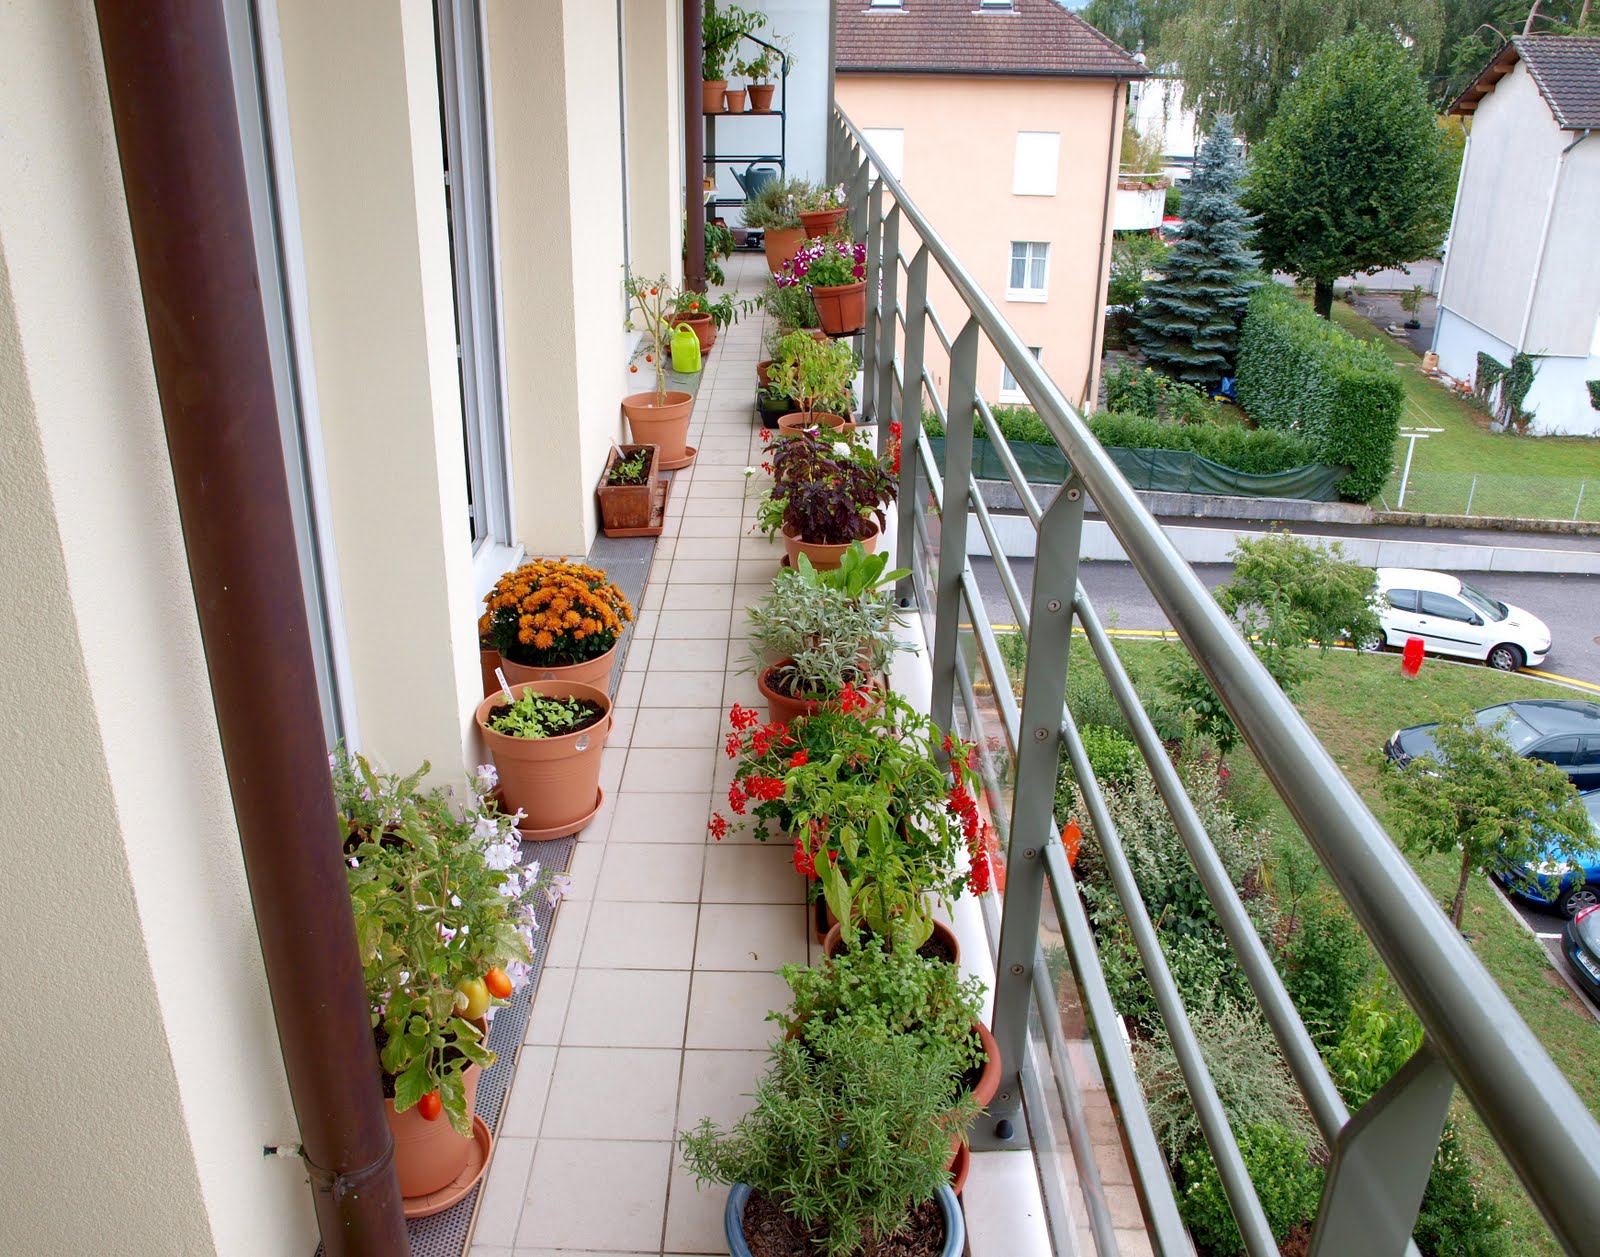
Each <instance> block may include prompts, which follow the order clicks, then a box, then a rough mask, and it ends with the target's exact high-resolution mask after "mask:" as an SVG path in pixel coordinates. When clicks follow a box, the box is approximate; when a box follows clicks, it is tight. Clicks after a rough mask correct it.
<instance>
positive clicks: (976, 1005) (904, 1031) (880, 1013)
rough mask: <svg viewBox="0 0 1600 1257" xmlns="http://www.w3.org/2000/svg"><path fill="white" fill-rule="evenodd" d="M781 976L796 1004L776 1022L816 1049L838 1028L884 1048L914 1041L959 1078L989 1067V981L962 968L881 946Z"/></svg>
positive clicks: (773, 1016) (792, 968) (775, 1016)
mask: <svg viewBox="0 0 1600 1257" xmlns="http://www.w3.org/2000/svg"><path fill="white" fill-rule="evenodd" d="M778 972H779V976H781V977H782V978H783V980H784V981H785V982H787V983H788V984H789V990H790V991H791V992H792V993H793V997H794V998H793V1001H792V1003H791V1004H790V1007H789V1010H788V1011H787V1012H774V1013H769V1014H768V1020H769V1021H775V1022H777V1023H778V1025H779V1026H780V1027H782V1029H783V1030H784V1032H785V1033H789V1034H794V1035H797V1036H798V1037H799V1038H801V1039H802V1040H804V1041H806V1042H808V1043H809V1042H811V1041H812V1040H813V1038H814V1037H815V1036H817V1035H818V1034H819V1033H820V1032H823V1031H824V1030H825V1029H833V1028H836V1029H842V1030H847V1031H848V1032H849V1033H850V1034H851V1035H853V1036H855V1037H856V1038H860V1039H866V1040H870V1041H873V1042H878V1043H884V1042H888V1041H890V1040H894V1039H901V1040H909V1041H910V1042H912V1043H914V1044H916V1047H917V1052H918V1054H919V1055H922V1056H926V1057H928V1058H929V1059H933V1060H938V1061H941V1062H942V1063H943V1065H944V1072H945V1073H946V1074H947V1075H948V1076H949V1077H950V1078H952V1079H956V1078H960V1077H961V1076H962V1075H964V1074H966V1073H967V1072H968V1071H969V1070H975V1069H981V1068H982V1066H983V1062H984V1059H985V1057H984V1054H983V1040H982V1039H981V1038H979V1036H978V1031H977V1020H978V1016H979V1014H980V1013H981V1012H982V1009H983V990H984V988H983V983H982V982H980V981H979V980H978V979H977V978H974V977H969V978H963V977H962V976H961V970H960V968H959V967H958V966H956V965H952V964H948V963H946V962H945V961H942V960H929V959H926V958H924V957H922V956H919V955H917V953H916V950H915V949H914V948H912V947H899V946H897V947H892V948H890V947H884V946H882V945H881V944H879V943H877V942H875V941H874V942H872V943H870V944H868V945H866V946H861V947H851V946H849V945H848V944H847V945H846V946H845V947H844V948H843V949H842V950H841V951H839V952H838V953H836V954H835V955H834V956H833V957H832V958H830V959H827V960H823V961H820V962H819V963H818V964H816V965H813V966H802V965H785V966H784V967H783V968H782V969H780V970H779V971H778Z"/></svg>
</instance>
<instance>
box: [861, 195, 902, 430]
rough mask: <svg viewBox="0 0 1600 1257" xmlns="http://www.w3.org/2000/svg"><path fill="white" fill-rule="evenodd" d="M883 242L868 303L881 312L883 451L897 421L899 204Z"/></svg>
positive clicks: (876, 402)
mask: <svg viewBox="0 0 1600 1257" xmlns="http://www.w3.org/2000/svg"><path fill="white" fill-rule="evenodd" d="M878 188H879V190H880V191H881V190H882V188H883V183H882V182H881V181H880V182H879V183H878ZM880 241H881V247H880V248H879V250H878V276H879V281H880V283H881V288H882V291H881V295H880V291H879V286H878V285H872V284H869V286H868V288H867V299H868V300H869V301H871V302H872V304H873V308H875V309H876V310H877V311H878V347H877V358H878V382H877V384H876V385H875V386H874V387H873V390H872V401H873V409H872V415H873V418H874V419H876V420H877V421H878V449H879V450H880V451H881V450H883V449H884V447H885V446H886V445H887V443H888V440H889V424H890V423H892V422H893V421H894V419H895V413H896V407H895V404H894V342H895V337H896V335H897V334H898V324H899V320H898V319H896V318H895V313H896V310H897V309H898V307H899V304H900V206H899V204H898V203H896V204H895V206H894V207H893V208H892V209H890V211H889V215H888V217H887V218H885V219H884V220H883V231H882V233H881V235H880ZM869 279H870V272H869Z"/></svg>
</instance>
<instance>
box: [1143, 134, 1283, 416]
mask: <svg viewBox="0 0 1600 1257" xmlns="http://www.w3.org/2000/svg"><path fill="white" fill-rule="evenodd" d="M1239 176H1240V169H1239V158H1238V155H1237V153H1236V152H1235V145H1234V141H1233V125H1232V123H1231V122H1230V120H1229V119H1228V118H1227V116H1226V115H1224V116H1222V117H1219V118H1218V119H1217V120H1216V124H1215V126H1214V127H1213V128H1212V131H1211V134H1210V135H1209V136H1207V137H1206V142H1205V143H1204V144H1203V145H1202V146H1201V148H1200V158H1199V161H1198V162H1197V163H1196V165H1195V173H1194V175H1193V177H1192V178H1191V179H1190V180H1189V186H1188V187H1187V188H1185V189H1184V193H1183V212H1184V216H1185V217H1184V225H1183V234H1182V236H1180V237H1179V239H1178V240H1177V242H1176V243H1175V244H1174V245H1173V246H1172V248H1171V249H1170V250H1168V252H1167V257H1166V260H1165V262H1164V263H1163V272H1164V273H1163V276H1162V278H1160V279H1156V280H1152V281H1151V282H1150V283H1149V284H1148V285H1147V286H1146V288H1145V297H1146V301H1145V304H1144V305H1143V306H1142V307H1140V309H1139V313H1138V322H1137V323H1136V324H1135V327H1134V338H1135V339H1136V340H1137V341H1138V343H1139V347H1140V348H1141V349H1143V350H1144V353H1145V357H1147V358H1148V359H1149V360H1150V361H1151V363H1152V364H1154V365H1155V366H1157V367H1159V368H1161V369H1162V370H1163V371H1166V372H1167V373H1168V374H1169V375H1173V376H1176V377H1177V378H1178V379H1180V380H1186V381H1188V382H1189V383H1191V384H1198V385H1200V386H1201V387H1202V388H1213V387H1215V385H1216V383H1217V381H1218V380H1220V379H1222V377H1223V376H1225V375H1232V374H1233V358H1234V354H1235V353H1236V352H1237V350H1238V347H1239V323H1240V321H1241V320H1242V319H1243V318H1244V308H1245V303H1246V302H1247V301H1249V299H1250V290H1251V289H1252V288H1254V287H1255V286H1256V284H1257V283H1259V282H1260V279H1259V276H1258V275H1257V273H1256V267H1257V261H1256V257H1255V254H1253V253H1251V252H1250V250H1249V249H1248V248H1247V247H1246V246H1245V238H1246V235H1247V233H1248V231H1249V228H1250V217H1249V215H1248V214H1246V213H1245V211H1244V210H1243V209H1242V208H1241V207H1240V205H1239Z"/></svg>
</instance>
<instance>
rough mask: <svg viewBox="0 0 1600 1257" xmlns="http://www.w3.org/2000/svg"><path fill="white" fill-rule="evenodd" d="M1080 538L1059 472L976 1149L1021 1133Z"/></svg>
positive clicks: (1030, 670)
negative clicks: (990, 1066) (989, 1086)
mask: <svg viewBox="0 0 1600 1257" xmlns="http://www.w3.org/2000/svg"><path fill="white" fill-rule="evenodd" d="M969 428H970V425H969ZM969 445H970V441H969ZM949 485H950V481H949V480H946V481H945V501H946V502H949V500H950V488H949ZM1082 542H1083V485H1082V483H1081V482H1080V481H1079V480H1078V479H1077V478H1076V477H1068V479H1067V483H1066V484H1065V485H1063V486H1062V489H1061V492H1060V493H1058V494H1057V495H1056V497H1055V500H1054V501H1053V502H1051V503H1050V505H1049V507H1047V508H1046V510H1045V513H1044V518H1043V519H1041V520H1040V521H1039V542H1038V551H1037V554H1036V557H1035V560H1034V565H1033V596H1032V598H1031V600H1030V608H1029V616H1028V655H1027V664H1026V666H1025V671H1024V676H1025V678H1026V679H1025V680H1024V682H1023V689H1022V721H1021V724H1020V726H1019V729H1018V734H1017V786H1016V792H1015V794H1014V795H1013V799H1012V805H1011V843H1010V845H1009V847H1008V848H1007V851H1006V889H1005V901H1004V905H1003V908H1002V910H1001V916H1000V959H999V962H998V963H997V964H996V966H995V986H994V1024H993V1026H992V1027H991V1028H992V1029H993V1031H994V1037H995V1041H996V1042H997V1043H998V1044H999V1045H1000V1060H1001V1063H1002V1072H1001V1075H1000V1090H999V1091H998V1092H997V1093H996V1094H995V1098H994V1101H993V1103H991V1104H990V1105H989V1111H988V1115H987V1116H986V1117H980V1118H979V1119H978V1120H977V1121H976V1122H974V1123H973V1128H972V1146H973V1148H974V1149H978V1150H981V1149H984V1148H1014V1147H1018V1146H1020V1144H1021V1143H1022V1141H1023V1140H1024V1131H1025V1125H1024V1122H1023V1120H1022V1081H1021V1075H1020V1073H1019V1070H1020V1069H1021V1067H1022V1063H1023V1062H1024V1061H1025V1060H1026V1059H1027V1047H1028V1011H1029V1009H1030V1008H1031V1006H1032V1002H1033V967H1034V963H1035V958H1036V956H1037V955H1038V951H1039V913H1040V905H1041V903H1042V902H1043V896H1044V882H1045V875H1044V849H1045V845H1046V844H1047V843H1049V842H1051V841H1052V840H1054V838H1055V836H1056V835H1055V796H1056V775H1057V772H1058V771H1059V768H1060V763H1061V700H1062V696H1063V695H1065V694H1066V692H1067V651H1068V649H1069V647H1070V646H1071V644H1072V602H1073V596H1074V594H1075V592H1076V591H1077V587H1078V553H1079V549H1080V547H1081V545H1082ZM1045 1015H1046V1016H1048V1015H1049V1012H1048V1010H1046V1012H1045Z"/></svg>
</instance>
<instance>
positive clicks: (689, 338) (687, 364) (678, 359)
mask: <svg viewBox="0 0 1600 1257" xmlns="http://www.w3.org/2000/svg"><path fill="white" fill-rule="evenodd" d="M672 369H673V370H674V371H676V372H677V373H678V374H679V375H693V374H694V373H695V372H696V371H698V370H699V369H700V338H699V337H698V336H696V335H695V334H694V328H692V327H690V326H689V325H688V324H687V323H679V324H678V326H677V327H675V328H673V329H672Z"/></svg>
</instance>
